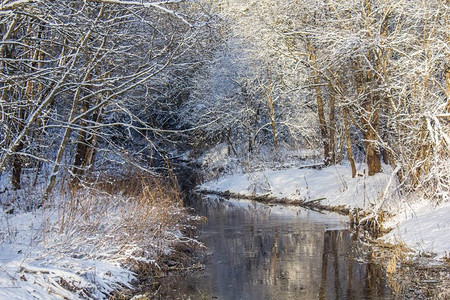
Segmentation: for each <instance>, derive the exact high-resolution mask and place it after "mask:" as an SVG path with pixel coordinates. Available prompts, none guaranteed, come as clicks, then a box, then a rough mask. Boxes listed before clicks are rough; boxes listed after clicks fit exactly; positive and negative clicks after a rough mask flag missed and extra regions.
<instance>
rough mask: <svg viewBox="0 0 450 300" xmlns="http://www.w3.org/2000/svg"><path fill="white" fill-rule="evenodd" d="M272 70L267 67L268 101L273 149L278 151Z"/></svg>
mask: <svg viewBox="0 0 450 300" xmlns="http://www.w3.org/2000/svg"><path fill="white" fill-rule="evenodd" d="M270 76H271V74H270V70H269V67H267V80H268V82H267V92H266V93H267V101H268V104H269V117H270V123H271V125H272V136H273V149H274V150H275V151H277V147H278V145H277V144H278V142H277V130H276V127H275V110H274V108H273V90H272V80H271V78H270Z"/></svg>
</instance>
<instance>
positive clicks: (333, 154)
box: [328, 84, 336, 165]
mask: <svg viewBox="0 0 450 300" xmlns="http://www.w3.org/2000/svg"><path fill="white" fill-rule="evenodd" d="M329 107H330V115H329V119H328V120H329V121H328V124H329V128H330V132H329V145H330V149H329V151H330V153H329V155H328V156H329V158H330V163H331V164H333V165H335V164H336V146H335V132H336V126H335V116H334V115H335V111H336V98H335V95H334V94H333V92H332V88H331V84H330V104H329Z"/></svg>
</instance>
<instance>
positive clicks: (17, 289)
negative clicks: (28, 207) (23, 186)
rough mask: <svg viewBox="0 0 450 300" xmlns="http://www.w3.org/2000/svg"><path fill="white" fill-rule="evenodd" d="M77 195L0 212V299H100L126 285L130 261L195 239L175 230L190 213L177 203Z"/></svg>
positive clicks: (151, 259)
mask: <svg viewBox="0 0 450 300" xmlns="http://www.w3.org/2000/svg"><path fill="white" fill-rule="evenodd" d="M81 196H82V197H81V198H77V199H76V200H77V201H79V202H78V203H75V202H73V203H70V202H69V203H67V202H65V201H64V202H63V203H64V205H59V206H55V207H53V208H49V207H47V208H41V209H37V210H35V211H32V212H24V211H22V212H20V211H17V210H16V211H15V212H14V213H13V214H8V213H6V212H5V209H3V210H2V211H0V299H8V300H9V299H104V298H106V297H107V296H108V295H110V293H111V292H113V291H117V290H120V289H122V288H126V287H131V284H132V282H133V280H134V279H135V274H134V273H133V272H132V271H133V266H136V262H138V261H139V262H146V263H149V264H154V265H155V266H156V267H157V262H156V260H157V259H158V257H160V256H161V255H167V254H169V253H171V251H173V249H174V246H175V245H178V244H179V243H184V242H185V243H192V242H194V243H195V241H193V240H191V239H189V238H188V237H185V236H184V235H183V234H182V231H183V226H189V225H188V223H187V220H189V218H190V217H189V215H188V214H187V213H186V212H185V210H184V209H183V208H182V207H180V206H176V205H175V206H170V205H171V204H166V206H162V207H161V206H158V207H157V206H153V205H152V204H151V203H147V204H143V203H142V201H136V200H131V199H129V198H125V197H121V196H120V197H119V196H118V197H111V196H100V195H92V196H91V195H88V194H87V195H81ZM2 207H5V206H2ZM0 209H1V208H0Z"/></svg>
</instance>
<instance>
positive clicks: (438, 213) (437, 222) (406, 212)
mask: <svg viewBox="0 0 450 300" xmlns="http://www.w3.org/2000/svg"><path fill="white" fill-rule="evenodd" d="M386 225H388V226H389V227H392V228H394V229H393V230H392V231H391V232H389V233H388V234H387V235H385V236H384V237H383V239H384V240H385V241H388V242H391V243H398V242H404V243H405V244H406V245H407V246H409V247H410V248H412V249H414V250H415V251H417V252H418V253H435V254H436V258H443V257H447V258H448V257H450V203H448V202H447V203H443V204H441V205H439V206H438V207H432V206H430V204H429V203H427V202H426V201H421V202H419V203H415V204H413V205H407V204H405V205H404V206H403V209H402V210H401V211H400V212H399V213H398V214H397V215H396V217H395V218H393V219H392V220H390V221H389V223H387V224H386Z"/></svg>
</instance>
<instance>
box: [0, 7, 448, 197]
mask: <svg viewBox="0 0 450 300" xmlns="http://www.w3.org/2000/svg"><path fill="white" fill-rule="evenodd" d="M448 5H449V3H448V1H437V0H436V1H396V0H383V1H381V0H380V1H371V0H361V1H359V0H358V1H332V0H328V1H314V0H308V1H288V0H287V1H278V2H267V1H244V2H243V1H231V0H230V1H209V2H208V1H206V2H202V1H197V2H191V1H186V2H184V1H164V2H154V1H144V2H133V1H83V2H82V1H4V2H3V3H2V6H1V12H2V13H1V27H0V30H1V32H2V44H1V49H0V50H1V51H0V52H1V66H2V73H1V76H2V77H1V118H2V127H1V144H0V145H1V150H2V151H1V160H0V168H1V170H2V173H7V174H8V176H10V178H11V186H12V187H13V188H14V189H20V188H21V186H22V185H23V183H22V176H23V174H24V173H27V174H28V175H30V174H33V177H34V179H33V180H31V181H30V182H28V183H27V184H36V182H37V181H38V178H46V179H45V186H46V188H45V192H44V196H43V197H44V198H46V197H48V194H49V193H50V192H52V190H53V188H54V186H55V184H56V182H57V181H58V178H59V179H61V178H69V179H68V182H70V184H72V185H77V184H79V183H80V182H82V181H83V180H84V179H83V178H88V177H92V176H94V175H95V174H97V175H96V176H98V175H99V174H100V173H103V174H105V173H108V172H117V170H118V168H119V169H123V167H124V164H125V165H127V167H128V166H133V167H132V168H136V169H139V170H145V171H148V172H151V173H155V172H157V168H158V167H162V166H164V164H165V163H168V161H169V160H168V159H170V158H171V157H174V156H176V155H177V153H183V152H185V151H188V150H194V152H195V153H196V154H197V155H198V154H201V153H203V152H204V151H207V150H208V149H210V148H211V147H213V146H215V145H216V144H220V143H224V144H226V145H228V147H229V154H230V155H233V156H236V157H238V158H240V159H248V158H249V157H255V156H262V155H267V153H272V154H274V153H282V152H283V151H284V150H286V149H303V148H308V149H314V150H318V151H320V152H321V155H322V157H323V162H324V164H325V165H332V164H339V163H341V162H342V161H344V160H345V161H349V163H350V165H351V169H352V171H351V172H352V175H353V176H356V165H355V162H366V163H367V173H368V175H373V174H376V173H378V172H381V171H382V168H383V167H382V163H384V164H386V165H390V166H392V168H393V169H394V170H395V173H396V175H397V178H398V180H399V181H400V182H401V186H402V190H403V191H414V190H420V191H421V192H423V193H425V194H426V196H427V197H431V198H434V199H435V200H437V201H441V200H446V199H448V192H449V186H448V182H449V178H448V174H449V172H448V171H449V170H448V166H449V165H450V163H449V156H448V155H449V124H448V122H449V113H450V102H449V94H450V71H449V46H448V45H449V43H448V41H449V33H448V32H449V30H448V28H449V17H448ZM267 151H269V152H267ZM112 170H115V171H112ZM62 173H64V174H65V175H64V176H63V175H62ZM3 176H5V175H3Z"/></svg>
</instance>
